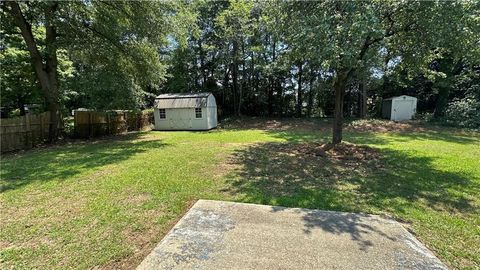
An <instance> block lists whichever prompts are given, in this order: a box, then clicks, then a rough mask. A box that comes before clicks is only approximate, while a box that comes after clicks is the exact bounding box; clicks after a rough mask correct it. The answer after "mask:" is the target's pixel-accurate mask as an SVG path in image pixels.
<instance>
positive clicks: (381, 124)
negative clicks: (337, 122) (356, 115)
mask: <svg viewBox="0 0 480 270" xmlns="http://www.w3.org/2000/svg"><path fill="white" fill-rule="evenodd" d="M346 130H347V131H356V132H379V133H384V132H425V131H426V130H427V129H426V128H425V127H422V126H421V125H420V123H418V122H415V121H407V122H394V121H389V120H380V119H360V120H355V121H352V122H350V123H348V124H347V125H346Z"/></svg>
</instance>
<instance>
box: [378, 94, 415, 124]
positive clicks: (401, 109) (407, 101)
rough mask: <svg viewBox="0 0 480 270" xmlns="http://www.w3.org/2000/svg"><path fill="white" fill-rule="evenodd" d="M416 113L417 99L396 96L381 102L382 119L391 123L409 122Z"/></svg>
mask: <svg viewBox="0 0 480 270" xmlns="http://www.w3.org/2000/svg"><path fill="white" fill-rule="evenodd" d="M416 111H417V98H416V97H411V96H398V97H392V98H387V99H384V100H383V105H382V117H383V118H387V119H390V120H393V121H402V120H409V119H412V117H413V116H414V115H415V112H416Z"/></svg>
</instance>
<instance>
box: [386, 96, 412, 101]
mask: <svg viewBox="0 0 480 270" xmlns="http://www.w3.org/2000/svg"><path fill="white" fill-rule="evenodd" d="M397 98H414V99H417V98H416V97H412V96H407V95H401V96H396V97H391V98H384V99H383V100H392V99H397Z"/></svg>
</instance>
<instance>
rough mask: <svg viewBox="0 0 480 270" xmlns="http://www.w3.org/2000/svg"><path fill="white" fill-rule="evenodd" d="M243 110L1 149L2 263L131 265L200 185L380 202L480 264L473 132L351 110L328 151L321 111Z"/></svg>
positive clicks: (285, 198) (277, 201)
mask: <svg viewBox="0 0 480 270" xmlns="http://www.w3.org/2000/svg"><path fill="white" fill-rule="evenodd" d="M246 122H248V121H246ZM251 122H252V123H255V125H251V124H248V123H247V124H245V125H242V124H238V123H232V124H230V125H225V127H226V128H223V129H218V130H214V131H210V132H146V133H138V134H131V135H127V136H121V137H120V138H119V139H115V140H99V141H96V142H93V143H77V144H71V145H64V146H58V147H52V148H49V149H40V150H35V151H31V152H26V153H21V154H17V155H8V156H6V157H3V158H2V161H1V165H2V167H1V181H2V182H1V183H2V186H1V188H2V191H1V193H0V203H1V204H0V212H1V213H2V214H1V222H0V248H1V253H0V268H2V269H3V268H7V269H8V268H11V267H14V268H16V269H17V268H26V269H27V268H34V267H35V268H48V269H51V268H56V269H61V268H79V269H86V268H91V267H95V266H99V267H100V268H104V269H111V268H124V269H129V268H133V267H135V266H136V265H137V264H138V263H139V262H140V261H141V260H142V259H143V257H144V256H146V255H147V254H148V253H149V252H150V251H151V249H152V248H153V247H154V246H155V244H156V243H157V242H158V241H159V240H160V239H161V238H162V236H163V235H164V234H165V233H166V232H167V231H168V229H169V228H170V227H171V226H172V225H173V224H174V223H175V221H176V220H178V218H180V217H181V216H182V215H183V213H184V212H185V211H186V210H187V208H188V207H189V205H190V204H191V203H192V202H193V201H194V200H196V199H199V198H203V199H222V200H234V201H244V202H252V203H262V204H273V205H281V206H292V207H305V208H318V209H327V210H340V211H352V212H366V213H375V214H383V215H388V216H392V217H394V218H396V219H397V220H400V221H402V222H405V226H406V227H408V228H409V229H410V230H411V231H412V232H413V233H415V234H416V235H417V237H418V238H419V239H420V240H421V241H422V242H423V243H424V244H426V245H427V246H428V247H429V248H431V249H432V250H433V251H434V252H435V253H436V254H437V255H438V256H439V257H440V258H441V259H442V260H443V261H444V262H446V263H447V264H448V265H449V266H451V267H453V268H459V269H475V268H478V267H479V266H480V253H479V250H480V210H479V209H480V164H479V163H480V162H479V161H478V157H479V156H480V137H479V135H478V133H459V132H458V131H456V130H454V129H440V128H428V127H422V128H414V129H409V128H408V127H406V128H405V130H404V129H403V128H402V129H401V131H402V132H392V130H380V131H390V132H389V133H383V132H378V130H375V129H372V128H371V125H370V126H369V127H368V128H365V125H363V124H362V125H361V126H362V127H360V128H358V127H357V125H356V124H355V123H352V124H351V128H350V129H348V132H347V133H346V137H345V140H346V141H347V142H349V143H351V144H350V145H346V146H345V147H343V148H339V149H336V150H333V151H329V152H327V153H324V152H322V151H321V150H319V149H320V144H322V143H324V142H326V141H328V139H329V135H330V134H329V132H328V129H329V127H330V126H329V125H328V123H325V122H323V121H306V122H305V121H303V124H298V123H299V122H297V121H291V120H288V121H286V122H282V121H273V122H272V121H264V120H259V119H254V120H251ZM379 124H382V123H375V125H379ZM387 125H390V124H388V123H385V126H387ZM265 127H267V129H265V130H262V128H265ZM401 127H405V126H401ZM394 128H395V127H393V129H394ZM353 144H355V145H353Z"/></svg>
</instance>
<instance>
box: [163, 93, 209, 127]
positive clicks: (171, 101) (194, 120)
mask: <svg viewBox="0 0 480 270" xmlns="http://www.w3.org/2000/svg"><path fill="white" fill-rule="evenodd" d="M154 108H155V109H154V118H155V129H156V130H208V129H212V128H215V127H216V126H217V104H216V102H215V97H214V96H213V95H212V93H184V94H163V95H159V96H157V98H156V99H155V105H154Z"/></svg>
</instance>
